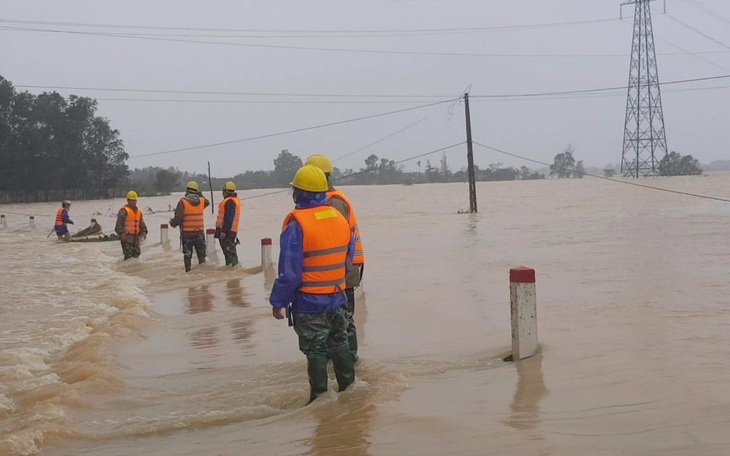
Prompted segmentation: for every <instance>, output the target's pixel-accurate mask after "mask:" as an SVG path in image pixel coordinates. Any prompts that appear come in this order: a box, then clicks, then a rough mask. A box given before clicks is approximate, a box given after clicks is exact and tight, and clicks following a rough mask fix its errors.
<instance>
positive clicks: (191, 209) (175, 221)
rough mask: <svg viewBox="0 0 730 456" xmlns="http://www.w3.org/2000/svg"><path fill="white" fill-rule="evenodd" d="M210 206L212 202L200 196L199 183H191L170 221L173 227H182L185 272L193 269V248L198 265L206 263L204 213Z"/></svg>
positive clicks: (187, 186) (188, 184)
mask: <svg viewBox="0 0 730 456" xmlns="http://www.w3.org/2000/svg"><path fill="white" fill-rule="evenodd" d="M209 205H210V202H209V201H208V200H207V199H205V198H204V197H203V196H202V195H201V194H200V189H199V187H198V183H197V182H195V181H190V182H188V183H187V185H186V186H185V197H184V198H181V199H180V201H179V202H178V203H177V207H176V208H175V217H173V218H172V219H171V220H170V226H171V227H173V228H175V227H177V226H179V227H180V237H181V239H182V251H183V261H184V262H185V272H189V271H190V268H191V267H192V263H193V248H194V249H195V253H196V254H197V255H198V264H203V263H205V216H204V214H203V212H204V211H205V208H206V207H208V206H209Z"/></svg>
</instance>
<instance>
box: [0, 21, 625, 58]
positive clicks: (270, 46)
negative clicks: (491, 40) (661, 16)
mask: <svg viewBox="0 0 730 456" xmlns="http://www.w3.org/2000/svg"><path fill="white" fill-rule="evenodd" d="M0 30H11V31H33V32H44V33H60V34H70V35H90V36H104V37H110V38H126V39H135V40H148V41H162V42H172V43H193V44H215V45H221V46H242V47H252V48H263V49H285V50H296V51H320V52H345V53H356V54H381V55H420V56H436V57H488V58H546V59H547V58H603V57H621V58H624V57H626V56H625V55H622V54H495V53H478V52H471V53H470V52H461V53H460V52H437V51H396V50H385V49H355V48H329V47H319V46H289V45H279V44H262V43H238V42H229V41H206V40H189V39H185V40H183V39H177V38H161V37H153V36H136V35H127V34H121V33H102V32H83V31H72V30H56V29H36V28H27V27H10V26H0Z"/></svg>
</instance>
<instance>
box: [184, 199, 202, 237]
mask: <svg viewBox="0 0 730 456" xmlns="http://www.w3.org/2000/svg"><path fill="white" fill-rule="evenodd" d="M182 202H183V207H184V208H185V212H184V214H183V222H182V230H183V231H185V232H188V233H189V232H197V231H200V232H202V231H205V217H204V216H203V213H204V212H205V198H203V197H202V196H201V197H200V204H198V205H197V206H193V205H192V204H190V202H189V201H188V200H186V199H185V198H183V200H182Z"/></svg>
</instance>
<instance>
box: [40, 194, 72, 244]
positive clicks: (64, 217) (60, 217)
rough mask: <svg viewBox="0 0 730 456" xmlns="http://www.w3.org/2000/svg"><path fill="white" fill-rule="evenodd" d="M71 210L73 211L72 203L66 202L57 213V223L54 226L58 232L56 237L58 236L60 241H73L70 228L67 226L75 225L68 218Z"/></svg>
mask: <svg viewBox="0 0 730 456" xmlns="http://www.w3.org/2000/svg"><path fill="white" fill-rule="evenodd" d="M69 209H71V201H69V200H64V201H63V202H62V203H61V207H59V208H58V210H57V211H56V223H55V225H54V226H53V229H54V230H56V235H57V236H58V240H59V241H60V240H64V241H68V240H69V239H71V236H70V235H69V234H68V227H67V226H66V225H67V224H68V225H73V224H74V222H73V221H72V220H71V219H70V218H68V211H69ZM46 237H48V236H46Z"/></svg>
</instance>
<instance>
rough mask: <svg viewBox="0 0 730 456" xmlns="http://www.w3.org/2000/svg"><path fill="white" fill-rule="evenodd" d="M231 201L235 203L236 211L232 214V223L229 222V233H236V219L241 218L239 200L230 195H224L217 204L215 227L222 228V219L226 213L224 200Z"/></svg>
mask: <svg viewBox="0 0 730 456" xmlns="http://www.w3.org/2000/svg"><path fill="white" fill-rule="evenodd" d="M228 201H233V202H234V203H235V204H236V213H235V214H234V215H233V223H232V224H231V233H238V221H239V220H240V219H241V200H240V199H238V198H234V197H232V196H228V197H226V199H224V200H223V201H221V203H220V204H219V205H218V220H217V221H216V222H215V227H216V228H223V219H224V218H225V217H224V215H225V213H226V202H228Z"/></svg>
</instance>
